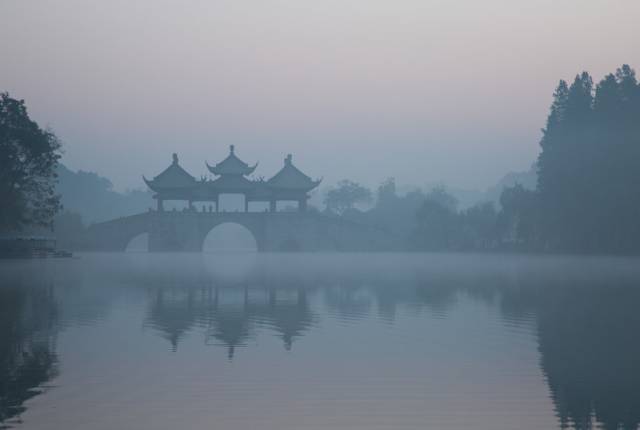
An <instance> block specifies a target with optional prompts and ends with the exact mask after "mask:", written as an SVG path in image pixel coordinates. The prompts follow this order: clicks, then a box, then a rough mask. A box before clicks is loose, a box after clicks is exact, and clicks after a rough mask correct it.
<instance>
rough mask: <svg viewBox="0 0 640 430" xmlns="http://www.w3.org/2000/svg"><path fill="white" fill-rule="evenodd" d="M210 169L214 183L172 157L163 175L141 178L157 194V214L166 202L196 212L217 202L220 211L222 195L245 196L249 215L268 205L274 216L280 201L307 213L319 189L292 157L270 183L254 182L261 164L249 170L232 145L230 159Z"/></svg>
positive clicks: (288, 157) (316, 183) (258, 180)
mask: <svg viewBox="0 0 640 430" xmlns="http://www.w3.org/2000/svg"><path fill="white" fill-rule="evenodd" d="M205 164H206V166H207V169H208V170H209V172H211V173H212V174H213V175H215V176H216V177H215V179H207V178H205V177H202V178H201V179H200V180H198V179H196V178H195V177H193V176H191V174H190V173H188V172H187V171H186V170H184V169H183V168H182V167H181V166H180V164H179V162H178V155H177V154H173V162H172V163H171V165H170V166H169V167H167V168H166V169H165V170H164V171H163V172H162V173H160V174H159V175H158V176H156V177H154V178H153V179H152V180H148V179H147V178H145V177H144V176H143V177H142V178H143V180H144V182H145V183H146V184H147V186H148V187H149V188H150V189H151V190H152V191H153V192H154V195H153V198H154V199H156V200H157V207H158V211H163V210H164V206H163V202H164V201H165V200H181V201H187V202H188V203H189V208H190V209H193V203H194V202H215V211H216V212H219V211H220V196H221V195H222V194H241V195H243V196H244V211H245V212H249V203H250V202H267V203H269V211H270V212H275V211H276V208H277V202H278V201H296V202H297V203H298V210H299V211H300V212H304V211H305V210H306V209H307V201H308V199H309V194H308V193H309V192H310V191H311V190H313V189H314V188H316V187H317V186H318V185H319V184H320V182H321V180H312V179H311V178H310V177H309V176H307V175H305V174H304V173H302V172H301V171H300V170H299V169H298V168H297V167H296V166H294V165H293V159H292V156H291V154H289V155H287V157H286V158H285V160H284V166H283V167H282V169H280V171H279V172H278V173H276V174H275V175H274V176H273V177H271V178H270V179H268V180H264V179H251V178H248V177H247V176H248V175H251V174H252V173H253V172H254V171H255V169H256V167H257V166H258V163H256V164H255V165H253V166H249V165H248V164H247V163H245V162H244V161H242V160H241V159H240V158H238V156H237V155H236V154H235V148H234V146H233V145H230V146H229V155H228V156H227V158H225V159H224V160H222V161H221V162H219V163H217V164H216V165H215V166H211V165H209V164H208V163H206V162H205Z"/></svg>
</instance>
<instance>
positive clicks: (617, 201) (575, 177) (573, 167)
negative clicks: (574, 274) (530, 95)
mask: <svg viewBox="0 0 640 430" xmlns="http://www.w3.org/2000/svg"><path fill="white" fill-rule="evenodd" d="M638 118H640V85H639V84H638V82H637V79H636V76H635V72H634V71H633V70H632V69H631V68H630V67H629V66H627V65H625V66H623V67H621V68H620V69H618V70H617V71H616V73H615V74H610V75H607V76H606V77H605V78H604V79H603V80H602V81H600V83H599V84H598V85H597V86H596V87H595V89H594V85H593V80H592V78H591V76H589V74H588V73H586V72H585V73H582V74H580V75H578V76H576V78H575V80H574V81H573V83H572V84H571V85H570V86H569V85H568V84H567V83H566V82H565V81H560V83H559V85H558V87H557V89H556V91H555V93H554V100H553V103H552V105H551V110H550V113H549V117H548V119H547V125H546V127H545V129H544V130H543V133H544V134H543V138H542V141H541V147H542V151H541V153H540V156H539V158H538V192H539V195H538V198H539V201H538V204H539V210H540V219H539V225H540V236H541V239H542V240H544V241H545V243H546V244H547V245H548V246H549V247H551V248H553V249H559V250H569V251H587V252H624V253H626V252H637V251H638V250H640V223H639V222H638V220H639V219H640V189H639V188H638V184H640V169H638V165H639V163H640V122H639V121H638Z"/></svg>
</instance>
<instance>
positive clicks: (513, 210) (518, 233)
mask: <svg viewBox="0 0 640 430" xmlns="http://www.w3.org/2000/svg"><path fill="white" fill-rule="evenodd" d="M500 206H501V207H502V210H501V211H500V214H499V216H498V227H497V228H498V230H499V232H500V237H501V239H502V240H503V241H506V242H508V243H515V244H518V245H524V246H532V245H533V244H534V243H535V242H536V240H537V238H538V232H537V222H538V217H539V215H538V207H537V193H536V192H535V191H532V190H527V189H526V188H524V187H523V186H522V185H520V184H516V185H514V186H513V187H508V188H505V189H504V191H503V192H502V194H501V195H500Z"/></svg>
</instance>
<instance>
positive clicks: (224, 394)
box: [0, 254, 640, 430]
mask: <svg viewBox="0 0 640 430" xmlns="http://www.w3.org/2000/svg"><path fill="white" fill-rule="evenodd" d="M639 263H640V260H635V259H613V258H611V259H603V258H557V257H553V258H552V257H507V256H495V255H494V256H470V255H379V254H377V255H286V254H281V255H243V254H239V255H235V256H222V255H147V254H140V255H127V254H122V255H100V254H93V255H92V254H87V255H81V256H80V257H79V258H78V259H72V260H57V261H54V260H50V261H0V427H2V426H3V425H4V426H8V427H13V428H18V429H109V430H112V429H154V430H156V429H176V428H189V429H212V428H216V429H232V430H233V429H243V430H245V429H273V430H285V429H296V430H304V429H443V430H448V429H491V430H499V429H508V430H513V429H554V428H562V427H568V428H580V429H583V428H592V427H598V426H600V427H603V428H606V429H618V428H623V429H635V428H637V427H638V422H640V344H639V342H638V341H639V338H638V333H639V329H640V314H639V313H638V307H639V306H640V264H639Z"/></svg>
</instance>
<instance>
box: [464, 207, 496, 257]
mask: <svg viewBox="0 0 640 430" xmlns="http://www.w3.org/2000/svg"><path fill="white" fill-rule="evenodd" d="M460 217H461V224H462V229H463V231H462V234H463V237H462V244H461V245H462V247H463V248H465V249H476V250H484V249H491V248H493V247H494V246H495V244H496V243H497V241H498V235H497V217H498V214H497V212H496V208H495V206H494V205H493V202H482V203H478V204H476V205H474V206H472V207H470V208H468V209H466V210H464V211H462V212H461V213H460Z"/></svg>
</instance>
